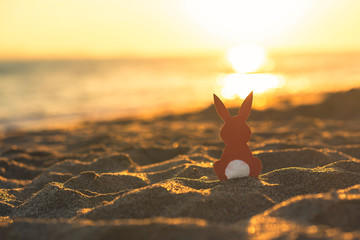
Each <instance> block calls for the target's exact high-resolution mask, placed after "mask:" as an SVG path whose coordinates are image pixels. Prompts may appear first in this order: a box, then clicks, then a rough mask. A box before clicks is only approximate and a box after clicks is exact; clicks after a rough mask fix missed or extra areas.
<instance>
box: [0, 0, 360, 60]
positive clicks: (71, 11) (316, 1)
mask: <svg viewBox="0 0 360 240" xmlns="http://www.w3.org/2000/svg"><path fill="white" fill-rule="evenodd" d="M359 12H360V1H358V0H342V1H338V0H272V1H268V0H252V1H242V0H221V1H211V0H171V1H169V0H146V1H145V0H131V1H118V0H101V1H100V0H98V1H95V0H77V1H72V0H62V1H53V0H0V59H38V58H40V59H41V58H108V57H172V56H190V55H205V54H211V53H217V52H221V51H224V50H225V51H226V49H229V48H232V47H234V46H238V45H242V44H255V45H259V46H262V47H264V48H265V49H268V50H278V51H307V52H309V51H310V52H311V51H315V52H319V51H320V52H321V51H360V27H359V24H360V14H359Z"/></svg>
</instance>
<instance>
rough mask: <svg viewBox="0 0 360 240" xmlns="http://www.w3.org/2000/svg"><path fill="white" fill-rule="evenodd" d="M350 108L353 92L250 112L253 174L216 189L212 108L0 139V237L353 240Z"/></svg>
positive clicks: (358, 138)
mask: <svg viewBox="0 0 360 240" xmlns="http://www.w3.org/2000/svg"><path fill="white" fill-rule="evenodd" d="M359 109H360V90H351V91H348V92H342V93H334V94H331V95H329V96H328V97H327V98H326V99H325V100H324V102H323V103H320V104H317V105H309V106H300V107H296V108H295V107H294V108H290V109H285V110H281V111H280V110H272V109H269V110H266V111H253V112H252V114H251V116H250V119H249V121H248V125H249V126H250V127H251V129H252V132H253V136H252V139H251V140H250V142H249V147H250V149H251V150H252V151H253V153H254V156H255V157H257V158H259V159H261V160H262V163H263V170H262V174H261V175H260V177H259V179H255V178H251V177H244V178H238V179H231V180H228V181H221V182H219V181H218V180H217V178H216V175H215V173H214V171H213V168H212V164H213V162H214V161H216V160H217V159H218V158H219V157H220V155H221V152H222V149H223V147H224V145H223V143H222V141H221V139H220V138H219V130H220V128H221V126H222V122H221V120H220V119H219V118H218V116H217V115H216V113H215V110H214V108H213V107H212V106H211V107H209V108H208V109H204V110H203V111H200V112H195V113H188V114H182V115H168V116H161V117H156V118H154V119H146V120H144V119H119V120H115V121H102V122H87V123H83V124H81V125H78V126H76V127H72V128H71V129H52V130H43V131H21V132H20V131H19V132H7V133H1V134H0V154H1V155H0V236H1V237H0V238H1V239H87V240H90V239H360V111H359ZM234 111H235V110H234Z"/></svg>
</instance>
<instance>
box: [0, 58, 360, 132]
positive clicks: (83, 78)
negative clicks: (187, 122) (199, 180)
mask: <svg viewBox="0 0 360 240" xmlns="http://www.w3.org/2000/svg"><path fill="white" fill-rule="evenodd" d="M269 59H271V63H272V64H271V65H272V66H271V68H264V69H259V71H258V72H256V73H251V74H253V76H255V74H257V76H258V78H260V79H266V78H265V77H266V76H267V77H268V76H272V77H275V78H276V79H280V80H281V84H278V85H277V86H270V87H269V88H268V89H262V90H261V91H260V90H259V91H260V92H259V93H256V91H255V96H254V104H255V105H254V107H255V108H256V107H259V108H266V107H275V108H276V106H277V105H279V104H280V103H284V102H286V104H289V99H297V101H295V100H294V101H293V103H291V104H306V103H311V102H312V101H311V100H310V99H318V98H316V97H315V98H314V96H323V93H326V92H333V91H342V90H347V89H350V88H358V87H360V54H359V53H351V54H349V53H336V54H330V53H326V54H324V53H323V54H277V55H275V54H273V55H271V56H269ZM231 74H234V72H233V70H232V69H231V68H230V67H229V65H228V64H227V63H226V61H225V60H224V58H223V57H221V56H220V57H219V56H212V57H194V58H163V59H112V60H36V61H35V60H34V61H30V60H27V61H1V62H0V130H16V129H33V128H47V127H54V126H55V127H56V126H61V125H66V124H69V123H74V122H78V121H83V120H97V119H102V120H104V119H109V118H116V117H129V116H151V115H154V114H155V115H156V114H164V113H178V112H184V111H190V110H197V109H201V108H204V107H207V106H209V105H210V104H211V103H212V94H213V93H216V94H219V95H220V96H221V94H222V93H223V92H222V91H221V89H222V88H224V86H223V85H222V84H224V81H223V80H224V79H225V78H224V77H225V76H229V75H231ZM231 76H235V77H239V76H240V75H239V76H238V75H236V74H235V75H231ZM244 76H245V80H244V79H241V80H237V79H236V78H234V79H235V80H234V81H238V82H240V81H245V82H246V81H247V82H250V81H254V83H255V88H256V87H257V86H256V84H257V83H256V80H252V79H255V78H247V77H248V76H251V75H249V74H248V75H244V74H242V75H241V76H240V78H243V77H244ZM254 83H253V85H254ZM259 84H261V83H259ZM239 86H240V88H241V87H242V85H241V84H240V85H239ZM239 86H238V87H239ZM227 87H228V88H229V89H235V88H232V86H231V85H230V86H227ZM244 89H245V90H246V88H244ZM304 94H305V95H304ZM224 96H225V95H224ZM296 96H312V97H309V99H307V98H304V97H300V98H296ZM235 97H236V96H235ZM230 98H234V96H231V97H230ZM256 99H259V102H262V104H258V105H256V102H257V100H256ZM274 99H276V100H278V101H277V102H276V101H272V100H274ZM260 100H261V101H260ZM228 101H230V100H228ZM233 101H234V100H233ZM233 101H230V102H233ZM264 101H265V102H264ZM314 101H315V100H314ZM271 103H274V105H272V104H271Z"/></svg>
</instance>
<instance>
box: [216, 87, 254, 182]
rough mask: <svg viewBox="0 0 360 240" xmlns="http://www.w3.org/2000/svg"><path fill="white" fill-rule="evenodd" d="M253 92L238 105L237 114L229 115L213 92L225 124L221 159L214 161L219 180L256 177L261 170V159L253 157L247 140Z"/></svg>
mask: <svg viewBox="0 0 360 240" xmlns="http://www.w3.org/2000/svg"><path fill="white" fill-rule="evenodd" d="M252 99H253V93H252V92H251V93H250V94H249V95H248V96H247V97H246V99H245V100H244V102H243V104H242V105H241V107H240V110H239V113H238V115H237V116H234V117H231V116H230V113H229V112H228V110H227V109H226V107H225V105H224V104H223V102H222V101H221V100H220V99H219V98H218V97H217V96H216V95H215V94H214V104H215V108H216V111H217V113H218V114H219V116H220V117H221V119H222V120H224V122H225V124H224V126H223V127H222V129H221V132H220V137H221V138H222V140H223V141H224V143H225V145H226V146H225V148H224V151H223V153H222V155H221V159H220V160H218V161H216V162H215V163H214V170H215V173H216V175H217V176H218V178H219V179H220V180H227V179H230V178H238V177H246V176H251V177H256V178H257V177H258V176H259V175H260V172H261V161H260V159H257V158H255V157H254V156H253V155H252V153H251V151H250V149H249V147H248V145H247V142H248V141H249V140H250V137H251V131H250V128H249V126H248V125H247V124H246V122H245V121H246V119H247V118H248V116H249V114H250V110H251V105H252Z"/></svg>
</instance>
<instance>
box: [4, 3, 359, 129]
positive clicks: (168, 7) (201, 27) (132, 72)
mask: <svg viewBox="0 0 360 240" xmlns="http://www.w3.org/2000/svg"><path fill="white" fill-rule="evenodd" d="M359 12H360V1H357V0H343V1H337V0H312V1H311V0H272V1H268V0H252V1H241V0H221V1H211V0H172V1H166V0H148V1H140V0H132V1H115V0H102V1H95V0H86V1H85V0H78V1H70V0H63V1H48V0H32V1H27V0H0V130H14V129H19V128H20V129H31V128H44V127H48V126H60V125H61V124H68V123H73V122H76V121H81V120H95V119H109V118H113V117H127V116H149V115H154V114H163V113H178V112H184V111H190V110H191V111H193V110H197V109H201V108H204V107H207V106H209V105H210V104H211V103H212V94H213V93H216V94H218V95H219V96H220V98H222V99H223V100H225V101H227V102H228V103H227V104H229V105H231V104H236V105H238V104H239V101H240V100H239V99H242V98H244V97H246V95H247V94H248V93H249V92H250V91H254V93H255V96H254V107H255V108H257V109H265V108H286V107H288V106H291V105H298V104H312V103H316V102H318V101H321V99H322V97H323V96H324V94H325V93H328V92H334V91H342V90H348V89H351V88H358V87H360V27H359V23H360V14H359Z"/></svg>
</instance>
